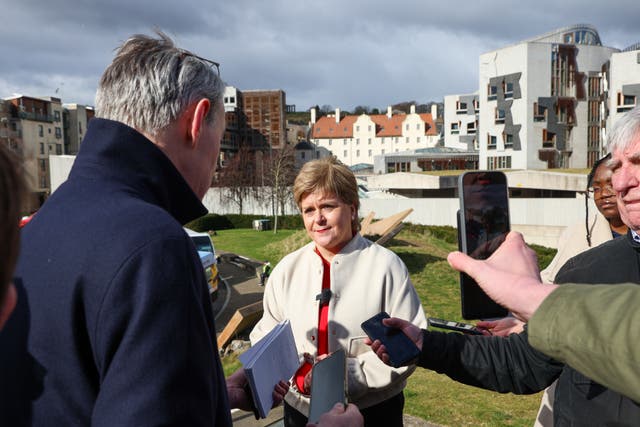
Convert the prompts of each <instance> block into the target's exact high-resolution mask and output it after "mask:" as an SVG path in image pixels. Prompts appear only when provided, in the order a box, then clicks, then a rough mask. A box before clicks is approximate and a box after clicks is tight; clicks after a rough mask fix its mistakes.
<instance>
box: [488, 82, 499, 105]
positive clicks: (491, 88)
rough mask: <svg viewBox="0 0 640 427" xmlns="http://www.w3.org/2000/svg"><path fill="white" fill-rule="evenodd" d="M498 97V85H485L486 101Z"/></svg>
mask: <svg viewBox="0 0 640 427" xmlns="http://www.w3.org/2000/svg"><path fill="white" fill-rule="evenodd" d="M497 98H498V86H495V85H491V84H490V85H487V101H494V100H496V99H497Z"/></svg>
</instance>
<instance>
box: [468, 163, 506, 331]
mask: <svg viewBox="0 0 640 427" xmlns="http://www.w3.org/2000/svg"><path fill="white" fill-rule="evenodd" d="M458 190H459V194H460V212H459V217H458V243H459V245H460V250H461V251H462V252H464V253H466V254H468V255H470V256H471V257H473V258H476V259H486V258H489V256H491V254H492V253H493V252H494V251H495V250H496V249H498V247H499V246H500V245H501V244H502V242H503V241H504V239H505V237H506V235H507V234H508V233H509V229H510V225H509V193H508V187H507V177H506V176H505V174H504V173H502V172H500V171H473V172H466V173H464V174H462V175H461V176H460V179H459V182H458ZM460 294H461V299H462V317H463V318H464V319H486V318H491V317H504V316H506V315H507V310H506V309H505V308H503V307H501V306H500V305H498V304H497V303H495V302H494V301H493V300H491V298H489V297H488V296H487V294H485V293H484V291H483V290H482V289H481V288H480V287H479V286H478V284H477V283H476V282H475V281H474V280H473V279H472V278H471V277H469V276H467V275H466V274H464V273H461V274H460Z"/></svg>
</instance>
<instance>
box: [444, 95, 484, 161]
mask: <svg viewBox="0 0 640 427" xmlns="http://www.w3.org/2000/svg"><path fill="white" fill-rule="evenodd" d="M479 116H480V102H479V99H478V93H477V92H476V93H472V94H466V95H448V96H445V97H444V129H443V134H444V146H445V147H449V148H457V149H460V150H470V151H473V150H475V151H478V137H477V136H478V117H479Z"/></svg>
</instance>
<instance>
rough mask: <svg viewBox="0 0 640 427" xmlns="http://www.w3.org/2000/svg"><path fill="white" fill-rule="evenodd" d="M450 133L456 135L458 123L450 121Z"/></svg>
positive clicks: (458, 131) (458, 128)
mask: <svg viewBox="0 0 640 427" xmlns="http://www.w3.org/2000/svg"><path fill="white" fill-rule="evenodd" d="M451 133H452V134H454V135H457V134H459V133H460V123H459V122H456V123H451Z"/></svg>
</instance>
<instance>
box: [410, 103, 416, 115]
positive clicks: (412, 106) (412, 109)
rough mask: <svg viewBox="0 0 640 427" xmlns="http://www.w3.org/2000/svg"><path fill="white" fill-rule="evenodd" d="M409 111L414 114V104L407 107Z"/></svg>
mask: <svg viewBox="0 0 640 427" xmlns="http://www.w3.org/2000/svg"><path fill="white" fill-rule="evenodd" d="M409 112H410V113H411V114H415V113H416V104H411V107H409Z"/></svg>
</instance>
